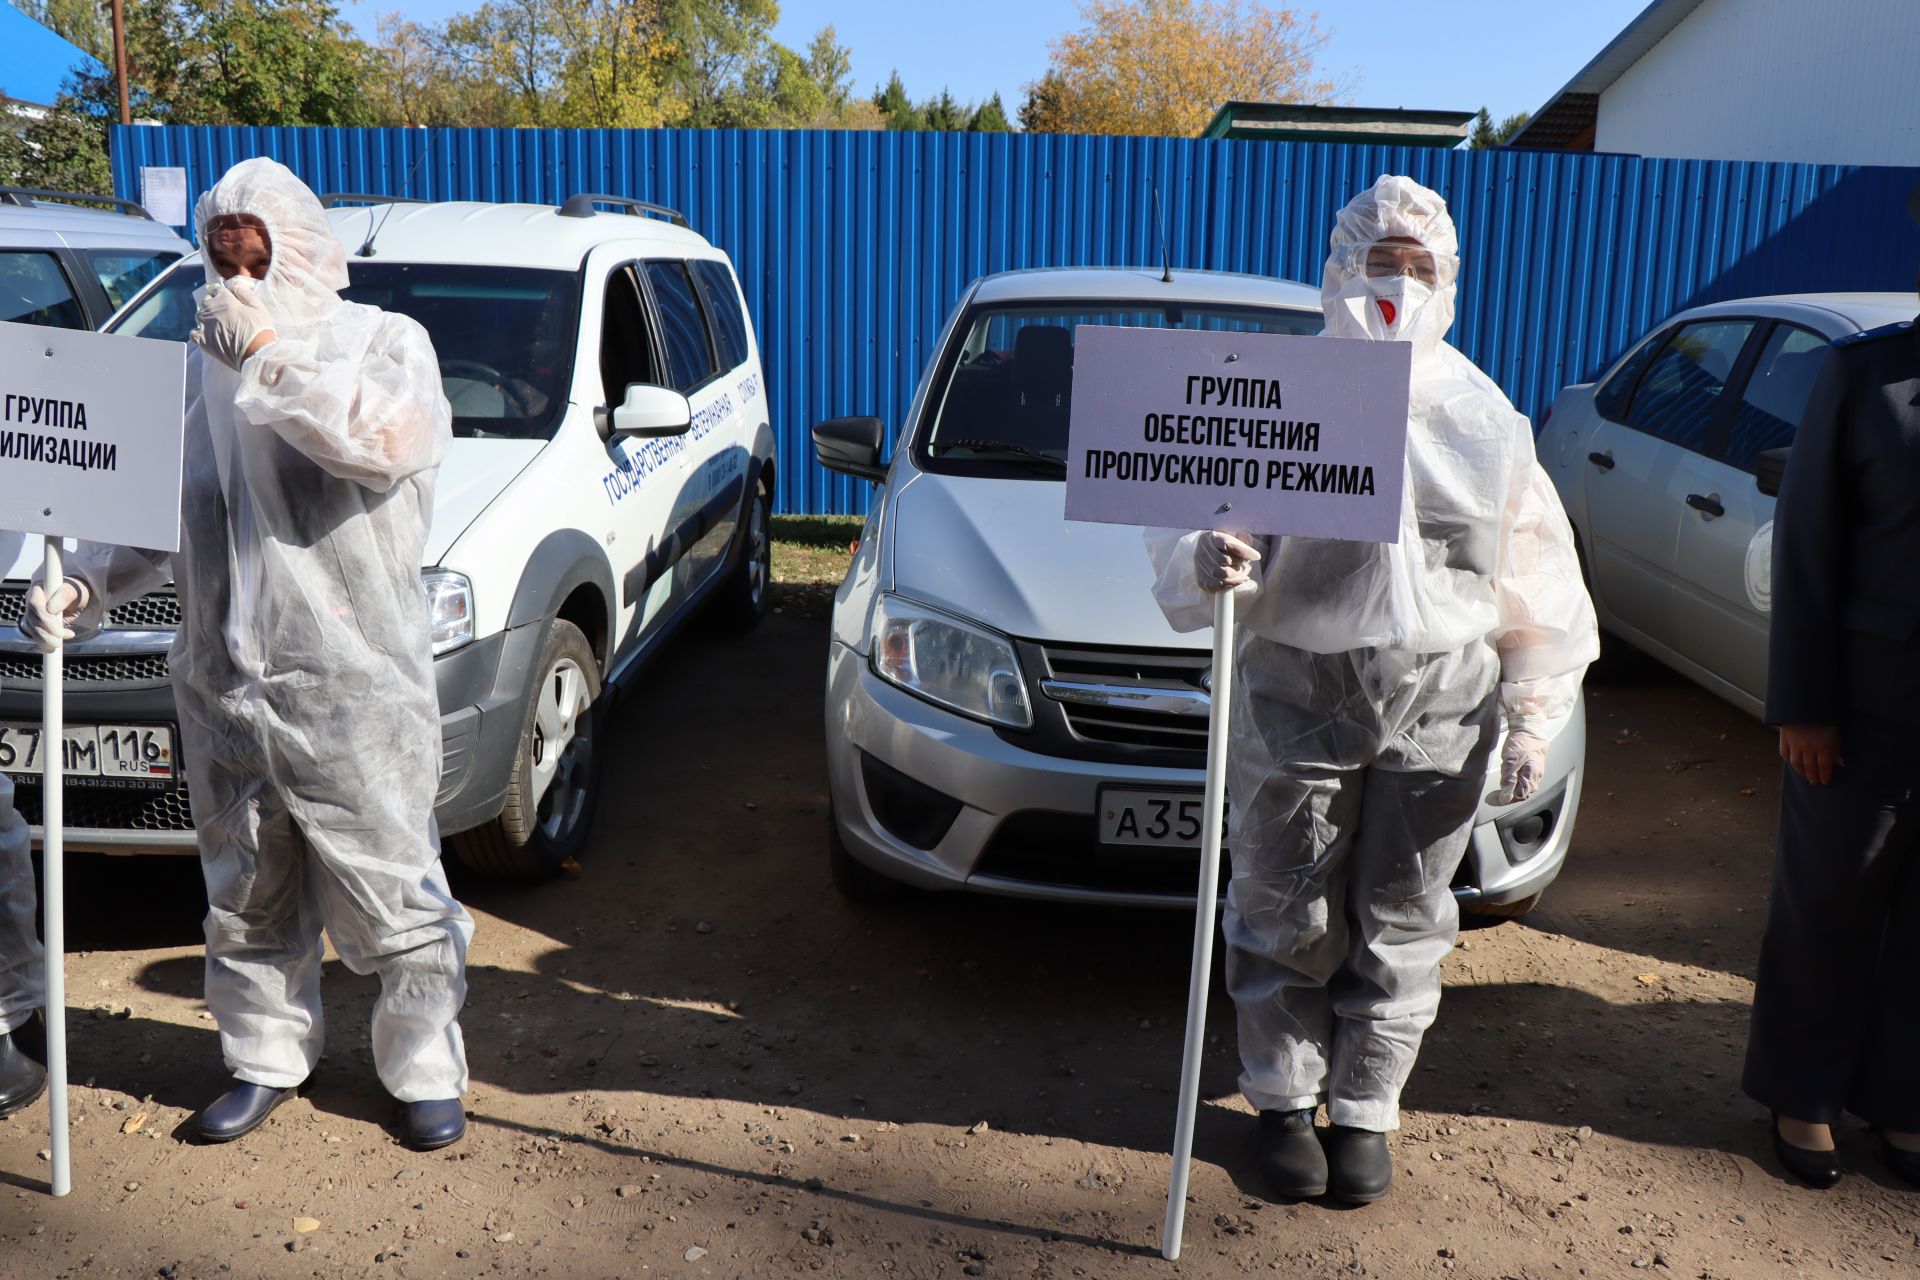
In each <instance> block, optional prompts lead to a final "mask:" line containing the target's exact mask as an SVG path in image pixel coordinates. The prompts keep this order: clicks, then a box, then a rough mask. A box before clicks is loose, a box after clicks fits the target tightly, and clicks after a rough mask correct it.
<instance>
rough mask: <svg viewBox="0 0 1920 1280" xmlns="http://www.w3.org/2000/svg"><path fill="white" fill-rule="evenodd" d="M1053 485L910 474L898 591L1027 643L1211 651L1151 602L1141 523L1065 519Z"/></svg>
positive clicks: (900, 505)
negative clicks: (1173, 624)
mask: <svg viewBox="0 0 1920 1280" xmlns="http://www.w3.org/2000/svg"><path fill="white" fill-rule="evenodd" d="M1066 499H1067V486H1066V485H1065V484H1064V483H1062V482H1059V481H1051V480H1006V479H982V478H980V477H975V476H942V475H927V474H918V475H915V476H914V477H913V478H912V480H911V481H909V482H908V484H907V485H906V486H905V487H904V488H903V489H902V490H901V491H900V494H899V496H898V499H897V505H896V507H895V509H894V511H893V532H892V536H893V583H894V589H895V590H897V591H899V592H901V593H902V594H903V595H908V596H911V597H913V598H914V599H916V600H920V601H923V602H924V603H927V604H931V605H937V606H939V607H941V608H943V609H949V610H951V611H953V612H954V613H958V614H962V615H964V616H966V617H969V618H973V619H976V620H978V621H980V622H984V623H986V624H987V625H988V626H990V627H993V628H994V629H996V630H999V631H1004V632H1006V633H1007V634H1009V635H1012V636H1016V637H1018V638H1020V639H1023V640H1044V641H1051V642H1055V643H1071V644H1089V645H1114V646H1122V647H1128V648H1154V649H1165V648H1178V649H1204V648H1207V647H1208V646H1209V645H1211V644H1212V638H1211V636H1210V634H1209V633H1208V632H1205V631H1201V632H1194V633H1189V634H1186V635H1182V634H1180V633H1179V632H1177V631H1175V630H1174V629H1173V628H1172V627H1171V626H1169V625H1167V620H1166V618H1165V616H1164V615H1162V614H1161V612H1160V606H1158V605H1157V604H1155V603H1154V601H1153V582H1154V573H1153V565H1152V562H1151V561H1149V560H1148V558H1147V549H1146V546H1145V544H1144V543H1143V542H1142V540H1141V535H1140V530H1139V529H1138V528H1136V527H1134V526H1132V525H1112V524H1081V523H1077V522H1070V521H1068V520H1067V518H1066Z"/></svg>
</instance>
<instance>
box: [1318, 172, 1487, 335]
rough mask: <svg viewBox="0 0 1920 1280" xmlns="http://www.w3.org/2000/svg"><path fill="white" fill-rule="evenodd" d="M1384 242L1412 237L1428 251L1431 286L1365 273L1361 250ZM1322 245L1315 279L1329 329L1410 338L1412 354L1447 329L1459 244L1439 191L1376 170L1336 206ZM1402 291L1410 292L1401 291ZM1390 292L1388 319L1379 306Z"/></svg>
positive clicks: (1364, 252) (1457, 271)
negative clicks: (1323, 256) (1322, 265)
mask: <svg viewBox="0 0 1920 1280" xmlns="http://www.w3.org/2000/svg"><path fill="white" fill-rule="evenodd" d="M1389 239H1401V240H1413V241H1417V242H1418V243H1419V244H1420V245H1422V246H1424V247H1425V248H1426V250H1427V252H1428V253H1430V254H1432V255H1433V261H1434V267H1435V269H1436V271H1437V272H1438V279H1437V280H1436V281H1435V283H1434V284H1433V285H1432V286H1431V287H1430V288H1429V287H1428V286H1424V285H1421V286H1420V287H1418V288H1408V287H1407V284H1406V282H1401V281H1396V280H1388V281H1380V280H1369V279H1368V278H1367V272H1366V256H1367V250H1368V249H1370V248H1371V247H1372V246H1374V245H1375V244H1378V243H1379V242H1380V241H1382V240H1389ZM1328 247H1329V252H1328V254H1327V265H1326V269H1325V271H1324V273H1323V274H1322V275H1321V278H1320V306H1321V309H1322V310H1323V311H1324V312H1325V314H1326V319H1327V333H1328V334H1330V335H1332V336H1333V337H1336V338H1374V339H1381V338H1386V339H1392V340H1396V341H1405V342H1410V343H1412V344H1413V349H1414V355H1415V357H1416V358H1418V357H1421V356H1427V355H1432V354H1433V353H1434V351H1435V350H1436V349H1437V348H1438V347H1439V346H1440V344H1441V342H1442V341H1443V340H1444V339H1445V338H1446V336H1447V331H1448V330H1450V329H1451V328H1453V308H1454V282H1455V280H1456V279H1457V278H1458V276H1459V274H1460V241H1459V237H1458V235H1457V234H1456V233H1455V231H1454V227H1453V219H1452V218H1451V217H1450V216H1448V214H1447V202H1446V201H1445V200H1443V199H1441V197H1440V194H1439V193H1438V192H1436V191H1432V190H1429V189H1428V188H1426V187H1423V186H1421V185H1420V184H1419V183H1417V182H1415V181H1414V180H1413V179H1412V178H1406V177H1401V176H1399V175H1397V174H1382V175H1381V177H1380V178H1379V180H1378V181H1376V182H1375V183H1374V184H1373V186H1371V187H1369V188H1368V189H1367V190H1365V191H1363V192H1361V193H1360V194H1359V195H1357V196H1355V197H1354V198H1353V199H1352V200H1350V201H1348V202H1347V207H1346V208H1344V209H1342V210H1341V211H1340V213H1339V215H1338V217H1337V218H1336V219H1335V221H1334V227H1333V235H1332V236H1331V237H1330V238H1329V241H1328ZM1412 283H1413V284H1418V282H1412ZM1403 291H1404V293H1405V294H1409V295H1414V296H1411V297H1406V296H1402V294H1403ZM1388 294H1391V295H1393V296H1392V298H1391V300H1389V301H1388V306H1389V307H1391V308H1393V311H1394V315H1393V317H1392V319H1388V317H1387V315H1386V314H1385V313H1384V312H1383V309H1382V308H1381V306H1380V303H1381V301H1383V300H1386V299H1385V297H1384V295H1388Z"/></svg>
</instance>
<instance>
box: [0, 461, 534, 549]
mask: <svg viewBox="0 0 1920 1280" xmlns="http://www.w3.org/2000/svg"><path fill="white" fill-rule="evenodd" d="M545 443H546V442H545V441H542V440H455V441H454V442H453V448H452V449H451V450H450V451H449V452H448V453H447V458H446V461H444V462H442V463H441V464H440V475H439V478H438V479H437V480H436V481H435V482H434V490H433V524H432V527H431V529H430V530H429V532H428V534H427V549H426V551H425V553H424V554H423V555H422V557H421V560H420V564H421V566H422V567H423V568H425V567H427V566H431V565H436V564H438V563H440V559H441V557H443V556H445V555H446V553H447V551H448V549H449V548H451V547H452V546H453V544H454V542H455V541H456V540H457V539H458V538H459V537H460V535H461V534H463V533H465V532H466V531H467V527H468V526H469V525H471V524H472V523H473V522H474V520H475V519H477V518H478V517H479V515H480V513H481V512H482V511H485V510H486V509H487V505H488V504H489V503H491V502H492V501H493V500H494V499H495V498H497V497H499V496H500V494H501V492H502V491H503V490H504V489H505V488H506V487H507V486H508V485H509V484H512V483H513V480H514V477H516V476H518V475H519V474H520V473H521V472H522V471H525V470H526V469H527V464H528V463H530V462H532V461H533V459H534V456H535V455H536V454H538V453H539V452H540V450H541V449H542V448H543V447H544V446H545ZM40 549H41V541H40V538H39V537H38V536H37V535H36V536H34V537H31V538H28V537H23V536H22V535H20V534H17V533H5V532H0V563H3V564H5V565H6V566H7V568H6V573H5V576H6V577H7V578H9V579H13V580H20V579H25V578H31V577H32V576H33V575H34V573H35V572H37V571H38V570H39V568H40V561H41V558H42V557H41V552H40Z"/></svg>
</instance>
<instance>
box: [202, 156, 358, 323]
mask: <svg viewBox="0 0 1920 1280" xmlns="http://www.w3.org/2000/svg"><path fill="white" fill-rule="evenodd" d="M228 214H249V215H251V216H253V217H255V218H258V219H260V221H261V222H263V223H265V224H266V228H267V239H268V241H269V242H270V245H271V248H272V253H273V258H272V261H271V263H270V264H269V266H268V267H267V278H266V279H265V280H263V281H261V283H260V285H259V288H258V294H259V297H260V300H261V301H262V302H264V303H265V304H266V306H267V309H268V310H269V311H271V312H272V313H273V315H274V318H275V319H276V320H279V321H281V322H282V323H287V324H311V323H313V322H314V321H317V320H321V319H324V318H325V317H327V316H328V315H331V314H332V313H333V312H334V311H335V310H337V309H338V308H339V306H340V303H341V299H340V290H342V289H344V288H346V287H347V253H346V250H345V249H344V248H342V247H341V244H340V241H339V240H338V239H337V238H336V237H335V236H334V234H333V228H332V227H331V226H329V225H328V223H327V213H326V210H325V209H323V208H322V207H321V205H320V200H319V198H318V197H317V196H315V195H314V194H313V192H312V191H310V190H308V189H307V185H306V184H305V183H304V182H302V181H300V179H299V178H297V177H295V176H294V173H293V171H292V170H291V169H289V168H287V167H286V166H285V165H283V164H281V163H279V162H278V161H276V160H268V159H266V158H265V157H260V158H256V159H253V160H242V161H241V162H240V163H239V164H237V165H235V166H234V167H233V168H231V169H229V170H227V172H226V174H225V176H223V177H222V178H221V179H220V181H219V182H217V183H215V184H214V185H213V189H212V190H210V191H208V192H207V193H206V194H205V195H203V196H201V197H200V200H199V203H197V204H196V205H195V206H194V210H193V222H194V229H195V231H196V233H197V234H198V236H199V239H200V243H201V244H202V245H203V246H204V245H205V244H206V243H207V224H208V223H210V222H212V221H213V220H214V219H215V218H218V217H223V216H226V215H228ZM202 257H203V261H204V265H205V266H206V271H207V286H208V288H212V287H214V286H216V285H219V284H221V283H222V281H221V278H220V273H219V272H218V271H216V270H214V266H213V259H212V257H211V256H210V255H204V254H203V255H202Z"/></svg>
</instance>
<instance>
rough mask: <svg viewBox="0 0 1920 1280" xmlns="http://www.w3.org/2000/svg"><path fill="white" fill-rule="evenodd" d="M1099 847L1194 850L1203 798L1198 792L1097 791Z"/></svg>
mask: <svg viewBox="0 0 1920 1280" xmlns="http://www.w3.org/2000/svg"><path fill="white" fill-rule="evenodd" d="M1099 799H1100V843H1101V844H1111V845H1130V846H1135V847H1142V846H1144V847H1146V848H1156V849H1198V848H1199V847H1200V833H1201V832H1202V831H1204V830H1205V824H1204V823H1203V822H1202V821H1201V818H1202V815H1203V814H1204V813H1205V810H1206V797H1205V796H1204V795H1203V794H1202V793H1201V792H1198V791H1134V790H1130V789H1125V788H1121V787H1102V788H1101V789H1100V797H1099Z"/></svg>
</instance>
